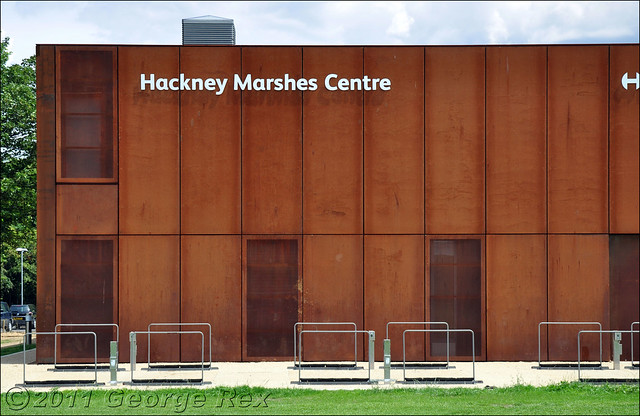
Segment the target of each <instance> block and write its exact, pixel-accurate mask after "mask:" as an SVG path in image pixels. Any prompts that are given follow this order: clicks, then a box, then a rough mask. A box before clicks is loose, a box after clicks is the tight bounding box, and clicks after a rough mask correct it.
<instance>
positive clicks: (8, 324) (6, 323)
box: [0, 302, 13, 331]
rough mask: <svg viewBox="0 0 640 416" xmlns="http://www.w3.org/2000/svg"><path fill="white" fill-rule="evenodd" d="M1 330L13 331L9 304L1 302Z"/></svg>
mask: <svg viewBox="0 0 640 416" xmlns="http://www.w3.org/2000/svg"><path fill="white" fill-rule="evenodd" d="M0 319H1V320H2V321H1V322H2V329H4V330H5V331H11V330H12V329H13V318H12V317H11V311H10V310H9V304H8V303H7V302H2V316H1V317H0Z"/></svg>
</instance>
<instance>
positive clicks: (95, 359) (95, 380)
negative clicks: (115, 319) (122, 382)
mask: <svg viewBox="0 0 640 416" xmlns="http://www.w3.org/2000/svg"><path fill="white" fill-rule="evenodd" d="M27 335H28V334H26V333H25V334H24V336H25V337H26V336H27ZM41 335H54V336H57V335H93V380H70V379H63V380H27V346H26V343H25V339H24V338H23V339H22V360H23V361H22V382H23V383H24V385H45V384H46V385H70V384H71V385H76V386H78V385H97V384H98V347H97V344H96V342H97V337H96V333H95V332H91V331H74V332H71V331H69V332H55V331H54V332H38V336H41Z"/></svg>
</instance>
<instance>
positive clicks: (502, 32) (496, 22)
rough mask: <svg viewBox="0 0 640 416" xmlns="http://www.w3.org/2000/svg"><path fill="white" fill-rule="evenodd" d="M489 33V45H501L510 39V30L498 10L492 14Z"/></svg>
mask: <svg viewBox="0 0 640 416" xmlns="http://www.w3.org/2000/svg"><path fill="white" fill-rule="evenodd" d="M487 32H488V33H487V36H488V37H489V43H501V42H505V41H507V40H508V39H509V29H508V28H507V24H506V23H505V21H504V19H503V18H502V16H501V15H500V12H499V11H498V10H494V11H493V13H492V14H491V19H490V22H489V27H488V28H487Z"/></svg>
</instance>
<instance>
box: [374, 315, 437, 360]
mask: <svg viewBox="0 0 640 416" xmlns="http://www.w3.org/2000/svg"><path fill="white" fill-rule="evenodd" d="M389 325H444V326H445V327H446V329H447V362H446V363H426V362H425V363H412V364H409V367H410V368H411V367H415V368H425V367H428V368H448V367H449V331H448V330H449V323H448V322H444V321H442V322H387V332H386V337H385V339H389ZM425 329H426V328H425ZM400 366H402V367H403V368H405V367H406V365H405V363H403V364H400V363H395V364H394V363H391V368H394V367H395V368H399V367H400Z"/></svg>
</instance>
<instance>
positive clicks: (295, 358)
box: [293, 322, 358, 368]
mask: <svg viewBox="0 0 640 416" xmlns="http://www.w3.org/2000/svg"><path fill="white" fill-rule="evenodd" d="M303 325H353V329H354V331H355V330H357V329H358V327H357V326H356V324H355V322H296V323H295V324H293V367H294V368H296V367H299V366H300V365H301V361H300V362H298V361H297V359H298V355H297V354H296V344H297V342H296V334H297V333H298V331H297V329H298V326H300V327H302V326H303ZM353 341H354V348H353V350H354V351H353V357H354V358H353V365H351V364H331V365H329V364H317V365H316V364H304V366H305V367H325V368H326V367H335V368H340V367H354V368H355V367H357V366H358V334H356V333H355V332H354V334H353Z"/></svg>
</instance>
